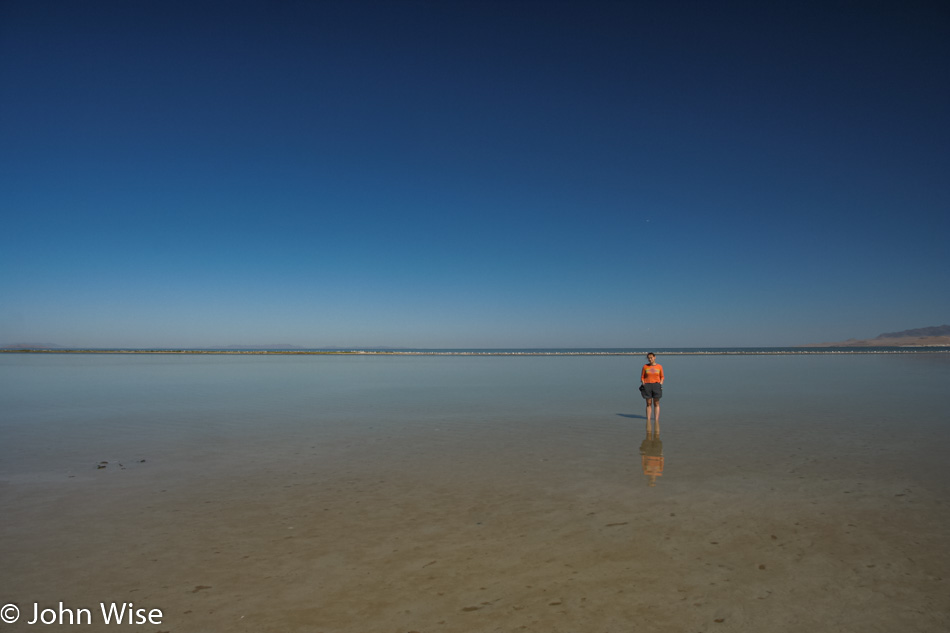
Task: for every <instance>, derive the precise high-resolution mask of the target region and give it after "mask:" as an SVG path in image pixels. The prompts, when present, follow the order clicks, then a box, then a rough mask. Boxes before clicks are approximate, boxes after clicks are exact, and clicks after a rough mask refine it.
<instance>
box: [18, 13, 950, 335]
mask: <svg viewBox="0 0 950 633" xmlns="http://www.w3.org/2000/svg"><path fill="white" fill-rule="evenodd" d="M948 62H950V21H948V12H947V9H946V5H945V4H944V3H941V2H873V1H868V2H848V3H835V2H821V3H807V2H777V3H773V2H746V3H736V2H649V3H647V2H643V3H640V2H590V1H582V2H517V1H503V2H487V1H479V2H441V1H439V2H409V1H405V2H400V1H390V2H360V1H349V2H200V1H199V2H194V1H190V2H174V1H168V0H162V1H156V2H145V1H134V0H129V1H115V2H97V1H87V0H84V1H82V2H70V1H65V0H64V1H57V2H51V1H44V0H28V1H19V0H0V212H2V224H0V226H2V231H3V240H2V246H0V343H17V342H43V343H57V344H61V345H68V346H90V347H113V346H117V347H149V346H172V347H193V346H212V347H214V346H226V345H254V344H273V343H291V344H297V345H301V346H307V347H323V346H344V347H346V346H400V347H403V346H404V347H668V346H683V347H686V346H767V345H795V344H805V343H810V342H819V341H830V340H841V339H844V338H848V337H870V336H875V335H877V334H880V333H882V332H887V331H895V330H903V329H908V328H914V327H922V326H929V325H939V324H942V323H946V322H950V292H948V291H947V287H948V285H950V284H948V280H947V277H948V274H947V273H948V271H950V250H948V236H950V230H948V229H950V115H948V113H950V82H948V81H947V72H948V67H950V63H948Z"/></svg>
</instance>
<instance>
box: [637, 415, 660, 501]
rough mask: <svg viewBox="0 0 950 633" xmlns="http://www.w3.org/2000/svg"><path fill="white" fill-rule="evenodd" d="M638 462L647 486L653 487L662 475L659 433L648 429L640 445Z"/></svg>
mask: <svg viewBox="0 0 950 633" xmlns="http://www.w3.org/2000/svg"><path fill="white" fill-rule="evenodd" d="M640 462H641V464H642V465H643V474H644V475H646V477H647V485H648V486H651V487H652V486H655V485H656V478H657V477H661V476H662V475H663V440H661V439H660V434H659V433H654V432H653V431H652V430H651V429H650V428H649V427H648V428H647V436H646V439H644V440H643V442H641V443H640Z"/></svg>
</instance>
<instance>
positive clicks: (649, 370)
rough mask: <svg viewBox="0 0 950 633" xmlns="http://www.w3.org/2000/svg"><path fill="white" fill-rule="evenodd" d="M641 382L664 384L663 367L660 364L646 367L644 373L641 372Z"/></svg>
mask: <svg viewBox="0 0 950 633" xmlns="http://www.w3.org/2000/svg"><path fill="white" fill-rule="evenodd" d="M640 382H643V383H651V382H663V365H660V364H659V363H657V364H656V365H644V366H643V371H641V372H640Z"/></svg>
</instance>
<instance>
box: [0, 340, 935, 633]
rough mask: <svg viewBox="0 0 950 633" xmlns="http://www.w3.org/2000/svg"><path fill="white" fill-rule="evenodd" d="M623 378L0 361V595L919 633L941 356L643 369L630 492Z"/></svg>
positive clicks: (927, 614) (461, 624)
mask: <svg viewBox="0 0 950 633" xmlns="http://www.w3.org/2000/svg"><path fill="white" fill-rule="evenodd" d="M642 362H643V361H642V359H639V358H635V357H625V356H591V357H528V356H518V357H426V356H418V357H417V356H158V355H156V356H152V355H138V354H137V355H73V354H63V355H42V356H40V355H10V354H8V355H0V411H2V412H3V415H2V420H0V438H2V441H0V511H2V516H3V517H4V518H3V521H2V528H0V530H2V532H0V534H2V536H3V539H2V541H0V542H2V545H0V560H2V561H3V562H4V567H5V568H6V569H7V570H9V573H5V574H4V575H3V579H0V602H3V601H6V602H11V601H16V602H18V603H19V604H20V605H21V606H31V605H32V604H33V603H34V602H36V601H40V602H41V603H43V604H46V603H49V604H56V603H57V602H58V601H64V602H65V603H67V604H78V605H85V603H91V604H96V603H98V602H99V601H102V600H106V601H118V600H125V599H129V600H131V599H133V598H134V599H135V600H137V601H138V602H139V603H140V604H141V606H150V607H151V606H158V607H162V608H164V609H167V611H166V619H165V620H164V623H163V624H164V626H163V628H164V629H169V628H170V629H171V630H210V631H215V630H221V631H224V630H234V629H235V628H237V630H244V628H246V629H247V630H275V631H276V630H284V631H286V630H308V631H311V630H326V631H331V630H339V631H350V630H352V631H375V630H380V631H384V630H385V631H391V630H406V631H409V630H418V631H424V630H435V629H438V630H460V631H471V630H525V629H524V628H521V627H526V628H527V629H528V630H539V631H540V630H545V631H552V630H595V629H597V630H629V627H630V625H631V623H634V624H636V623H637V622H639V623H644V624H650V625H651V626H652V628H653V630H692V629H695V630H697V631H698V630H705V629H707V628H710V627H714V626H718V629H717V630H730V627H733V628H732V629H731V630H751V629H750V627H753V628H754V627H757V628H758V630H788V631H795V630H801V627H802V626H810V627H811V628H817V630H862V631H868V630H871V631H874V630H881V631H893V630H899V629H900V630H920V631H938V630H940V631H942V630H946V628H947V624H948V615H947V614H948V611H950V599H948V598H947V596H948V595H950V592H948V591H947V584H946V581H945V580H944V579H945V578H947V575H948V574H950V570H948V568H947V560H948V551H950V548H948V545H950V537H948V535H947V532H946V528H945V526H946V524H947V520H948V519H950V469H948V466H947V461H948V460H947V459H946V455H947V452H948V449H950V423H948V422H950V420H948V418H950V415H948V414H950V389H947V387H948V385H950V354H900V355H829V356H824V355H821V356H811V355H809V356H705V355H704V356H675V357H674V356H666V357H664V356H661V357H660V358H659V362H661V363H662V364H663V365H664V368H665V371H666V375H667V379H666V385H665V388H664V398H663V400H662V414H661V424H662V434H661V436H662V441H663V455H664V465H663V471H662V475H661V476H660V477H658V478H657V480H656V481H655V486H654V487H651V486H648V481H649V479H648V478H647V477H646V476H645V475H644V472H643V461H642V457H641V454H640V446H641V442H642V440H643V439H644V437H645V433H644V429H645V420H644V406H643V402H642V400H641V399H640V397H639V393H638V391H637V389H636V387H637V386H638V384H639V382H638V376H639V368H640V365H641V364H642ZM103 462H107V463H103ZM198 587H207V588H206V589H197V588H198ZM719 620H722V622H719ZM829 623H831V624H829ZM14 626H24V625H22V623H21V624H17V625H14ZM242 627H244V628H242ZM895 627H896V628H895Z"/></svg>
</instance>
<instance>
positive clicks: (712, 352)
mask: <svg viewBox="0 0 950 633" xmlns="http://www.w3.org/2000/svg"><path fill="white" fill-rule="evenodd" d="M838 345H840V344H838ZM855 347H856V348H857V349H841V348H840V347H839V346H827V347H818V346H814V347H812V346H809V347H800V348H781V349H769V348H746V349H742V348H735V349H706V350H704V349H695V350H663V349H662V348H657V353H658V354H662V355H666V356H782V355H814V354H822V355H827V354H920V353H950V346H947V345H904V346H901V347H899V348H894V347H887V346H880V347H872V346H855ZM0 353H5V354H166V355H169V354H170V355H194V356H201V355H211V356H640V355H642V354H644V353H645V352H643V351H641V350H633V351H620V350H618V351H610V350H603V351H599V350H577V351H570V350H551V351H545V350H484V351H481V350H464V351H462V350H460V351H451V350H358V349H357V350H306V349H303V350H203V349H0Z"/></svg>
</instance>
